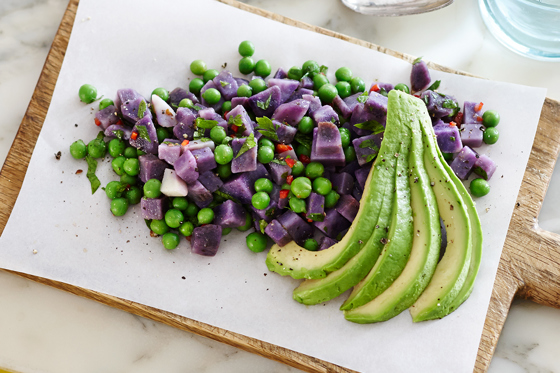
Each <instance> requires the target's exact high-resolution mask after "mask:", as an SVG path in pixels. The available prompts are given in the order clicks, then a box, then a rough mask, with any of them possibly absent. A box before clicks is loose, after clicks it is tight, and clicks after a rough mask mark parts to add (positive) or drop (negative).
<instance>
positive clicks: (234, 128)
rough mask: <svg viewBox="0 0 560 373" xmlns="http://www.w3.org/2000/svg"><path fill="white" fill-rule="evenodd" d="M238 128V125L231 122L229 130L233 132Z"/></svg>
mask: <svg viewBox="0 0 560 373" xmlns="http://www.w3.org/2000/svg"><path fill="white" fill-rule="evenodd" d="M238 129H239V127H237V126H236V125H235V124H232V125H231V130H232V131H233V132H237V130H238Z"/></svg>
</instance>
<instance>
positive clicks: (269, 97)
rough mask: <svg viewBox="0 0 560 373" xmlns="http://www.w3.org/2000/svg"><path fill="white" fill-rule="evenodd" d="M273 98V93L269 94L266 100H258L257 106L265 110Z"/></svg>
mask: <svg viewBox="0 0 560 373" xmlns="http://www.w3.org/2000/svg"><path fill="white" fill-rule="evenodd" d="M271 98H272V95H270V96H268V98H267V99H266V101H265V102H262V101H257V106H258V107H259V108H261V109H263V110H266V109H268V107H269V106H270V99H271Z"/></svg>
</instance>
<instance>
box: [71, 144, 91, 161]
mask: <svg viewBox="0 0 560 373" xmlns="http://www.w3.org/2000/svg"><path fill="white" fill-rule="evenodd" d="M70 155H71V156H72V157H73V158H75V159H82V158H85V156H86V155H87V145H86V144H85V142H84V141H83V140H76V141H74V142H73V143H72V145H70Z"/></svg>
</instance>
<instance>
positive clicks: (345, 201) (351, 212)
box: [334, 194, 360, 222]
mask: <svg viewBox="0 0 560 373" xmlns="http://www.w3.org/2000/svg"><path fill="white" fill-rule="evenodd" d="M334 209H335V210H336V211H337V212H338V213H339V214H340V215H342V216H343V217H344V218H345V219H346V220H348V221H349V222H353V221H354V218H355V217H356V215H357V214H358V210H359V209H360V202H358V201H356V199H355V198H354V197H352V196H351V195H348V194H345V195H343V196H341V197H340V199H339V200H338V203H337V204H336V206H335V208H334Z"/></svg>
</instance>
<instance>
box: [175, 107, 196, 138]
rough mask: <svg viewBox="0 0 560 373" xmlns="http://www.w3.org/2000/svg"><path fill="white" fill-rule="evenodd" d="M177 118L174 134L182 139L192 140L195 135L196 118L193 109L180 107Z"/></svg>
mask: <svg viewBox="0 0 560 373" xmlns="http://www.w3.org/2000/svg"><path fill="white" fill-rule="evenodd" d="M175 119H176V120H177V125H176V126H175V127H173V134H174V135H175V137H176V138H178V139H180V140H181V141H182V140H192V139H193V135H194V121H195V120H196V115H195V114H194V113H193V112H192V110H191V109H189V108H186V107H180V108H178V109H177V114H176V115H175Z"/></svg>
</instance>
